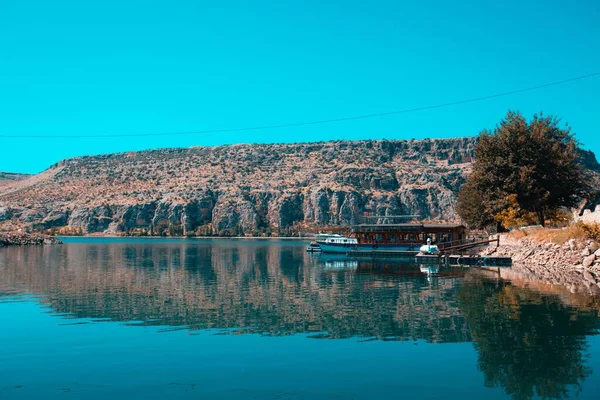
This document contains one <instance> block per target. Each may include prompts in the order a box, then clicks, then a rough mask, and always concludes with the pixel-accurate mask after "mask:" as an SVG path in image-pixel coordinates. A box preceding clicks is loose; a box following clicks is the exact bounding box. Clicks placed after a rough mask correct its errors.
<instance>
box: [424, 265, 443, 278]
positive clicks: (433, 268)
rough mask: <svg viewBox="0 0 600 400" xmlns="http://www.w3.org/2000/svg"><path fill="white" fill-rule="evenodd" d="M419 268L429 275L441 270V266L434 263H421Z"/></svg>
mask: <svg viewBox="0 0 600 400" xmlns="http://www.w3.org/2000/svg"><path fill="white" fill-rule="evenodd" d="M419 269H420V270H421V272H422V273H424V274H427V276H431V275H437V274H438V273H439V272H440V267H439V266H434V265H420V266H419Z"/></svg>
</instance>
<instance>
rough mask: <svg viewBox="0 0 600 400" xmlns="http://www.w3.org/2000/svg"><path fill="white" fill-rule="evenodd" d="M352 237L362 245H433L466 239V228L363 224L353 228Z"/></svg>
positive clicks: (454, 225) (457, 226) (410, 224)
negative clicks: (429, 242)
mask: <svg viewBox="0 0 600 400" xmlns="http://www.w3.org/2000/svg"><path fill="white" fill-rule="evenodd" d="M350 236H351V237H355V238H356V239H357V240H358V243H360V244H363V243H364V244H414V243H423V244H424V243H426V242H427V239H431V243H432V244H440V243H449V242H454V241H459V240H464V239H466V228H465V226H464V225H460V224H415V223H406V224H361V225H355V226H353V227H352V233H351V235H350Z"/></svg>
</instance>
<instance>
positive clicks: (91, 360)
mask: <svg viewBox="0 0 600 400" xmlns="http://www.w3.org/2000/svg"><path fill="white" fill-rule="evenodd" d="M304 248H305V243H301V242H276V241H273V242H271V241H268V242H267V241H235V240H230V241H225V240H219V241H217V240H214V241H210V240H152V239H149V240H141V239H138V240H135V239H132V240H124V239H69V240H68V243H67V244H65V245H62V246H49V247H28V248H20V247H12V248H4V249H0V319H1V323H0V327H1V329H0V399H22V398H30V399H39V398H46V399H48V398H50V399H51V398H59V399H62V398H64V399H75V398H78V399H79V398H81V399H95V398H107V397H109V396H110V397H112V398H126V399H131V398H144V399H165V398H190V399H192V398H194V399H196V398H203V399H204V398H217V399H229V398H243V399H253V398H256V399H372V398H403V399H410V398H429V399H465V398H483V397H484V396H485V397H486V398H488V399H504V398H514V399H527V398H532V397H534V398H535V397H541V398H567V397H576V396H577V397H578V398H579V399H598V398H600V340H599V338H600V336H595V335H596V334H597V333H598V328H599V327H600V317H599V311H598V308H597V307H596V306H595V305H596V304H597V302H594V301H583V302H581V303H576V304H577V305H573V304H574V303H573V302H569V303H570V304H571V305H566V304H565V302H563V301H561V300H560V299H558V298H557V297H553V296H543V295H540V294H539V293H537V292H534V291H531V290H528V289H523V288H518V287H516V286H513V285H510V284H509V283H503V282H499V281H497V280H496V279H494V278H485V277H482V276H481V275H480V274H475V273H473V272H466V271H460V270H452V271H441V273H440V275H439V276H435V277H432V276H429V277H428V276H427V275H426V274H424V273H422V272H421V270H420V268H419V267H418V266H403V265H399V264H395V263H394V262H393V261H384V262H376V263H373V262H370V261H355V260H354V261H353V260H344V259H341V258H328V257H325V256H319V255H315V256H313V255H311V254H307V253H306V252H305V251H304Z"/></svg>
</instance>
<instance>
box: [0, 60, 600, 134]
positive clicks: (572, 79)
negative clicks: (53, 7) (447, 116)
mask: <svg viewBox="0 0 600 400" xmlns="http://www.w3.org/2000/svg"><path fill="white" fill-rule="evenodd" d="M597 75H600V72H594V73H591V74H587V75H581V76H577V77H574V78H569V79H564V80H561V81H556V82H551V83H545V84H543V85H537V86H531V87H528V88H524V89H517V90H511V91H508V92H502V93H497V94H492V95H488V96H481V97H475V98H471V99H467V100H458V101H453V102H449V103H442V104H435V105H430V106H424V107H416V108H408V109H404V110H396V111H389V112H381V113H375V114H365V115H355V116H351V117H342V118H332V119H323V120H317V121H306V122H293V123H287V124H277V125H262V126H254V127H246V128H227V129H208V130H201V131H186V132H162V133H125V134H114V135H111V134H108V135H104V134H99V135H96V134H93V135H0V138H17V139H68V138H71V139H75V138H120V137H143V136H178V135H194V134H204V133H226V132H242V131H258V130H266V129H279V128H290V127H296V126H306V125H319V124H330V123H334V122H343V121H352V120H357V119H367V118H375V117H384V116H388V115H398V114H407V113H411V112H416V111H424V110H432V109H435V108H442V107H450V106H455V105H459V104H466V103H474V102H477V101H482V100H489V99H493V98H497V97H504V96H510V95H513V94H517V93H523V92H530V91H533V90H538V89H542V88H546V87H550V86H556V85H561V84H563V83H568V82H573V81H578V80H582V79H587V78H591V77H593V76H597Z"/></svg>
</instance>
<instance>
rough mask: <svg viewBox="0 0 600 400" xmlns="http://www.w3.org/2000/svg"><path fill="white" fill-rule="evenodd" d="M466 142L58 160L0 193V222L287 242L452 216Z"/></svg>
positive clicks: (470, 141)
mask: <svg viewBox="0 0 600 400" xmlns="http://www.w3.org/2000/svg"><path fill="white" fill-rule="evenodd" d="M474 146H475V138H465V139H444V140H421V141H387V140H383V141H353V142H348V141H337V142H324V143H305V144H275V145H233V146H220V147H196V148H189V149H163V150H153V151H142V152H133V153H122V154H109V155H101V156H90V157H79V158H73V159H68V160H65V161H61V162H60V163H58V164H56V165H53V166H52V167H50V168H49V169H48V170H46V171H44V172H42V173H41V174H38V175H35V176H32V177H28V178H27V179H24V180H19V181H14V182H12V183H10V184H8V185H5V186H2V187H0V224H4V225H5V226H6V225H7V224H12V225H19V226H22V225H24V226H26V227H28V228H29V229H30V230H36V231H43V230H51V229H52V230H58V231H63V232H71V233H80V232H81V233H99V232H105V233H115V234H119V233H131V234H152V235H161V234H169V235H182V234H183V235H192V234H213V235H241V234H260V233H262V234H273V235H276V234H289V233H292V232H296V231H298V230H305V229H311V228H313V229H315V228H316V229H318V228H317V227H319V226H326V225H348V224H353V223H356V222H358V221H359V219H360V217H361V216H362V215H363V213H364V212H371V213H373V214H375V215H394V214H418V215H420V216H421V217H422V218H427V219H443V220H455V219H456V215H455V212H454V203H455V194H456V192H457V191H458V189H459V187H460V185H461V184H462V183H463V182H464V177H465V174H466V173H467V172H468V170H469V168H470V162H471V160H472V156H473V150H474Z"/></svg>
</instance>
